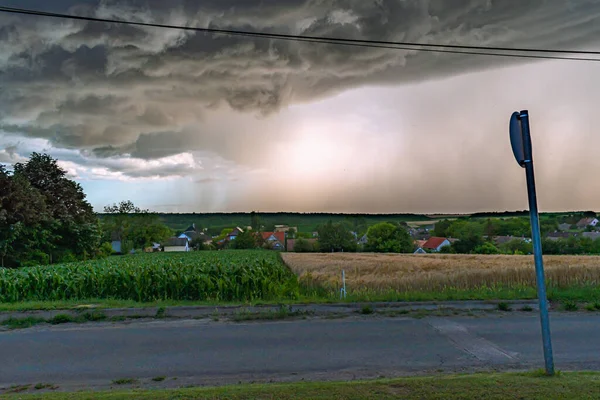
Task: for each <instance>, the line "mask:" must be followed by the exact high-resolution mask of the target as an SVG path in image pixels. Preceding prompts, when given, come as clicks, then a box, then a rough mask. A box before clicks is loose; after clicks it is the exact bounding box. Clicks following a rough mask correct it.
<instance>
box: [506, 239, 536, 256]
mask: <svg viewBox="0 0 600 400" xmlns="http://www.w3.org/2000/svg"><path fill="white" fill-rule="evenodd" d="M500 251H501V252H502V253H506V254H531V253H533V245H532V244H531V242H529V243H528V242H526V241H524V240H522V239H513V240H510V241H508V242H506V243H503V244H501V245H500Z"/></svg>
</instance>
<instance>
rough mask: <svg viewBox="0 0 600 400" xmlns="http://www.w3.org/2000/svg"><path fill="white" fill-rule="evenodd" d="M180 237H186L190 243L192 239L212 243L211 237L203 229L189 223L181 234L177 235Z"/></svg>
mask: <svg viewBox="0 0 600 400" xmlns="http://www.w3.org/2000/svg"><path fill="white" fill-rule="evenodd" d="M178 238H180V239H187V241H188V242H189V243H190V244H191V242H192V241H194V240H196V241H200V242H201V243H203V244H206V245H208V244H210V243H212V238H211V237H210V235H208V234H207V233H206V232H204V231H202V232H201V231H199V230H198V229H196V224H192V225H190V226H189V227H188V228H187V229H186V230H185V231H184V232H183V233H182V234H180V235H179V236H178Z"/></svg>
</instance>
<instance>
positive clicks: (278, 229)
mask: <svg viewBox="0 0 600 400" xmlns="http://www.w3.org/2000/svg"><path fill="white" fill-rule="evenodd" d="M290 229H293V230H294V231H295V232H298V227H296V226H287V225H275V230H274V231H275V232H289V230H290Z"/></svg>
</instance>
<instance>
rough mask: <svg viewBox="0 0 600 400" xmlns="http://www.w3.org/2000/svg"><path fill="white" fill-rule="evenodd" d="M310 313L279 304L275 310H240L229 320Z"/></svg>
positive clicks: (279, 317)
mask: <svg viewBox="0 0 600 400" xmlns="http://www.w3.org/2000/svg"><path fill="white" fill-rule="evenodd" d="M309 315H312V313H311V312H309V311H304V310H294V309H292V306H286V305H283V304H282V305H280V306H279V309H278V310H276V311H272V310H268V311H262V312H249V311H247V310H240V311H238V312H235V313H233V315H232V316H231V320H232V321H235V322H243V321H259V320H278V319H286V318H295V317H300V318H302V317H304V318H306V317H307V316H309ZM213 319H214V318H213Z"/></svg>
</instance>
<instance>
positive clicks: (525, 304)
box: [0, 300, 538, 323]
mask: <svg viewBox="0 0 600 400" xmlns="http://www.w3.org/2000/svg"><path fill="white" fill-rule="evenodd" d="M500 305H508V307H510V308H511V309H514V310H518V309H521V308H526V309H530V310H537V309H538V305H537V301H535V300H506V301H494V300H489V301H444V302H423V301H421V302H357V303H330V304H285V305H284V304H280V305H254V306H245V305H226V306H170V307H157V306H149V307H132V308H106V307H102V306H98V307H94V306H86V307H72V308H67V309H55V310H29V311H2V312H0V323H2V322H4V321H7V320H9V319H11V318H13V319H24V318H37V319H43V320H52V319H53V318H57V316H58V317H59V318H60V317H61V316H65V315H66V316H69V317H72V318H73V321H65V322H76V320H77V318H79V317H82V316H89V317H88V318H87V319H86V318H84V319H83V321H84V322H93V321H101V320H107V321H110V320H113V321H119V319H120V318H121V319H127V318H131V319H137V318H177V319H200V318H211V317H227V316H234V315H238V314H240V313H244V314H248V315H252V314H258V315H261V314H265V313H278V312H281V311H282V309H283V310H285V311H286V312H288V313H290V314H296V315H324V316H327V315H330V314H335V315H344V314H345V315H352V314H356V313H364V314H366V313H365V312H362V311H363V310H366V309H370V310H372V311H378V312H380V313H383V314H385V313H386V312H399V313H400V312H411V311H440V310H448V311H452V310H457V311H467V312H468V311H493V310H499V307H500ZM94 315H95V316H96V317H94ZM257 319H258V318H257ZM265 319H266V318H265ZM80 322H81V321H80Z"/></svg>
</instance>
